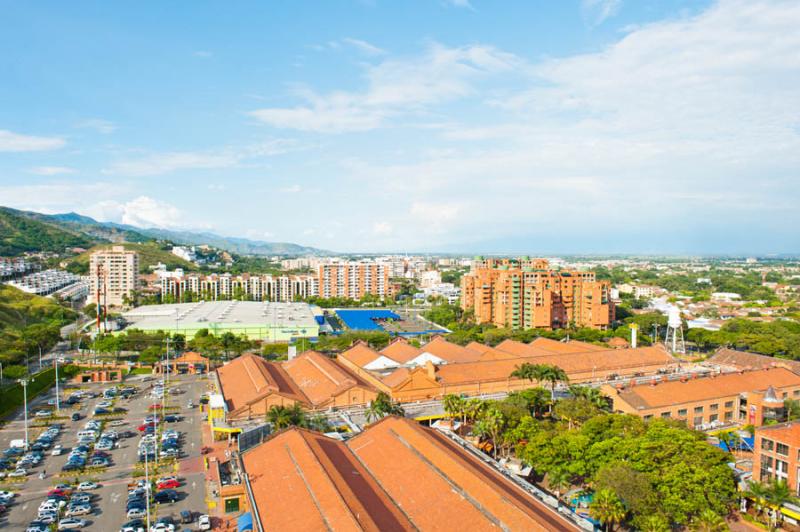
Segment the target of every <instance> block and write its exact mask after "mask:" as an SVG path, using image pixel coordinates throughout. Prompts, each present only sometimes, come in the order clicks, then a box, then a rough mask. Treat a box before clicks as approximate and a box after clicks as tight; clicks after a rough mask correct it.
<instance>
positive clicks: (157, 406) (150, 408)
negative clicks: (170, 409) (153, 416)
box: [147, 403, 162, 410]
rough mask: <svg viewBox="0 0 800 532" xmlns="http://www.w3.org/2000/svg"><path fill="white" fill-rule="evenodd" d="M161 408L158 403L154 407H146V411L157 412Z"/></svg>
mask: <svg viewBox="0 0 800 532" xmlns="http://www.w3.org/2000/svg"><path fill="white" fill-rule="evenodd" d="M161 406H162V405H161V404H159V403H156V404H154V405H150V406H148V407H147V409H148V410H158V409H160V408H161Z"/></svg>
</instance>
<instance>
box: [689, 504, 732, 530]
mask: <svg viewBox="0 0 800 532" xmlns="http://www.w3.org/2000/svg"><path fill="white" fill-rule="evenodd" d="M690 530H692V531H693V532H723V531H725V530H728V524H727V523H726V522H725V519H724V518H722V517H720V516H719V515H717V513H716V512H714V511H713V510H711V509H709V508H706V509H705V510H703V511H702V512H700V514H699V515H697V516H696V517H695V518H694V519H692V523H691V526H690Z"/></svg>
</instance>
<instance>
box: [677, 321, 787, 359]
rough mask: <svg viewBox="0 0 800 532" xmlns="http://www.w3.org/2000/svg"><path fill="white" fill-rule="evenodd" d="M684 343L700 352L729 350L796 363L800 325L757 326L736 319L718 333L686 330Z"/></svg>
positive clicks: (770, 324) (776, 323)
mask: <svg viewBox="0 0 800 532" xmlns="http://www.w3.org/2000/svg"><path fill="white" fill-rule="evenodd" d="M686 339H687V340H689V341H691V342H694V343H695V344H697V346H698V348H700V349H701V350H704V351H710V350H713V349H716V348H718V347H722V346H729V347H732V348H735V349H738V350H743V351H752V352H754V353H761V354H762V355H769V356H777V357H782V358H789V359H792V360H800V323H797V322H795V321H789V320H777V321H772V322H761V321H750V320H746V319H742V318H738V319H733V320H730V321H727V322H725V324H724V325H723V326H722V328H721V329H720V330H719V331H706V330H705V329H690V330H689V331H688V332H687V334H686Z"/></svg>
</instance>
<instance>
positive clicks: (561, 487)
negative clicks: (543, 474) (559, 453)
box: [547, 469, 572, 499]
mask: <svg viewBox="0 0 800 532" xmlns="http://www.w3.org/2000/svg"><path fill="white" fill-rule="evenodd" d="M570 480H571V475H570V474H569V473H567V472H566V471H564V470H563V469H554V470H553V471H551V472H549V473H548V474H547V484H548V485H549V486H550V487H551V488H552V489H553V491H554V492H555V493H556V498H557V499H560V498H561V493H562V491H566V490H568V489H569V487H570V486H571V485H572V482H570Z"/></svg>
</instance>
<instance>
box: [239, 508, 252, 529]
mask: <svg viewBox="0 0 800 532" xmlns="http://www.w3.org/2000/svg"><path fill="white" fill-rule="evenodd" d="M236 526H237V527H238V528H237V530H239V532H245V531H246V530H250V531H252V530H253V514H251V513H250V512H247V513H245V514H242V515H240V516H239V519H237V520H236Z"/></svg>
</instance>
